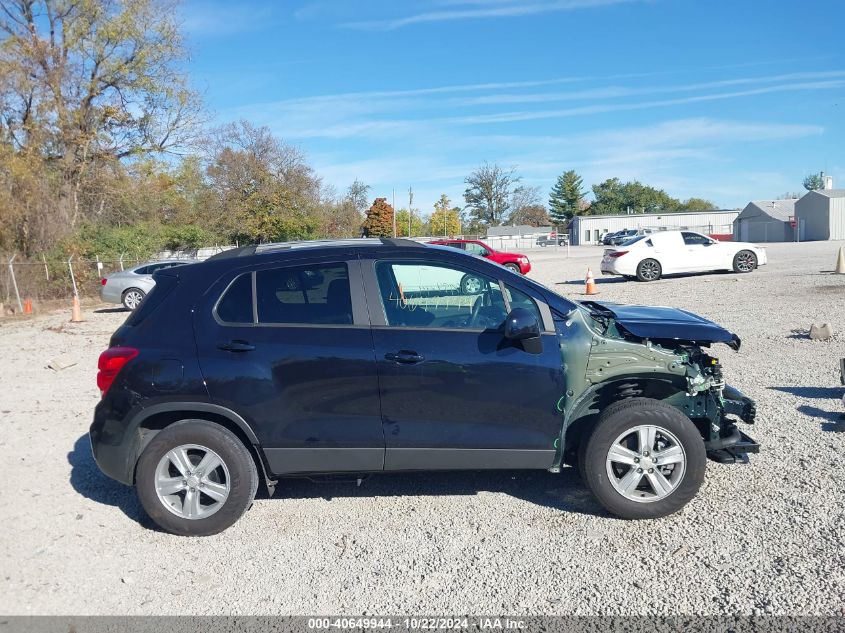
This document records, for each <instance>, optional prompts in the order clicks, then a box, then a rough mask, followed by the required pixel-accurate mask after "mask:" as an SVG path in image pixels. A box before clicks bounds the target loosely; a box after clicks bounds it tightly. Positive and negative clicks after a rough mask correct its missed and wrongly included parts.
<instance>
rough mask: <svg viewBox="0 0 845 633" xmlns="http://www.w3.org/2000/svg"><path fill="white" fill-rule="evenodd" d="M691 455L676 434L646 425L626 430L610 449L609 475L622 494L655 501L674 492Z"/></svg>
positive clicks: (641, 500)
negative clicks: (688, 456)
mask: <svg viewBox="0 0 845 633" xmlns="http://www.w3.org/2000/svg"><path fill="white" fill-rule="evenodd" d="M686 462H687V456H686V452H684V447H683V446H682V445H681V443H680V442H679V441H678V438H677V437H675V435H673V434H672V433H670V432H669V431H667V430H666V429H664V428H663V427H660V426H655V425H653V424H642V425H639V426H635V427H633V428H631V429H628V430H626V431H625V432H624V433H622V434H621V435H620V436H619V437H617V438H616V440H615V441H614V442H613V444H611V446H610V450H608V452H607V464H606V465H607V476H608V478H609V479H610V483H611V484H612V485H613V487H614V488H615V489H616V492H618V493H619V494H620V495H622V496H623V497H625V498H626V499H630V500H631V501H637V502H639V503H651V502H654V501H659V500H661V499H664V498H665V497H667V496H669V495H670V494H672V492H674V491H675V489H676V488H677V487H678V484H680V483H681V480H682V479H683V478H684V472H685V471H686Z"/></svg>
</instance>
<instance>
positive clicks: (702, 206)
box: [677, 198, 716, 211]
mask: <svg viewBox="0 0 845 633" xmlns="http://www.w3.org/2000/svg"><path fill="white" fill-rule="evenodd" d="M715 208H716V205H715V204H714V203H713V202H710V200H705V199H704V198H687V199H686V200H684V201H683V202H681V203H679V204H678V207H677V210H678V211H712V210H713V209H715Z"/></svg>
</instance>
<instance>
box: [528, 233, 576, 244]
mask: <svg viewBox="0 0 845 633" xmlns="http://www.w3.org/2000/svg"><path fill="white" fill-rule="evenodd" d="M536 244H537V246H544V247H545V246H548V245H549V244H551V245H553V246H554V245H556V246H566V245H567V244H569V236H568V235H563V234H561V235H558V234H557V233H549V234H548V235H541V236H540V237H538V238H537V241H536Z"/></svg>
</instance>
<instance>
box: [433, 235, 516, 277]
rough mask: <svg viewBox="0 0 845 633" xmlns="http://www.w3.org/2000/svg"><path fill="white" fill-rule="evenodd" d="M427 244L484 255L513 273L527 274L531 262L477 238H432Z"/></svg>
mask: <svg viewBox="0 0 845 633" xmlns="http://www.w3.org/2000/svg"><path fill="white" fill-rule="evenodd" d="M429 244H439V245H441V246H451V247H452V248H457V249H460V250H462V251H466V252H467V253H469V254H470V255H478V256H479V257H486V258H487V259H489V260H490V261H493V262H496V263H497V264H501V265H502V266H504V267H505V268H507V269H509V270H512V271H513V272H515V273H522V274H523V275H527V274H528V272H529V271H530V270H531V262H530V261H529V260H528V258H527V257H526V256H525V255H522V254H520V253H506V252H504V251H497V250H494V249H492V248H490V247H489V246H487V244H485V243H484V242H481V241H479V240H434V241H432V242H429Z"/></svg>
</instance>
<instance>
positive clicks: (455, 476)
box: [274, 468, 610, 517]
mask: <svg viewBox="0 0 845 633" xmlns="http://www.w3.org/2000/svg"><path fill="white" fill-rule="evenodd" d="M480 492H493V493H503V494H506V495H509V496H511V497H516V498H517V499H522V500H524V501H527V502H529V503H533V504H536V505H538V506H545V507H547V508H552V509H554V510H562V511H564V512H574V513H577V514H586V515H591V516H602V517H609V516H610V514H608V513H607V512H606V511H605V510H604V509H603V508H602V507H601V506H600V505H599V504H598V502H597V501H596V500H595V498H594V497H593V495H592V494H591V493H590V491H589V490H587V488H586V487H585V485H584V484H583V483H582V481H581V479H580V477H579V476H578V474H577V471H576V469H574V468H564V469H562V470H561V472H560V473H557V474H554V473H549V472H546V471H536V470H501V471H490V470H488V471H449V472H425V473H423V472H416V473H397V474H392V473H391V474H387V473H384V474H381V473H379V474H375V475H371V476H369V477H367V478H365V479H363V481H362V482H361V484H360V485H357V481H356V479H355V478H354V477H348V476H347V477H325V478H314V479H312V478H304V477H297V478H290V479H283V480H281V481H279V483H278V485H277V486H276V494H275V495H274V498H275V499H279V500H282V499H313V498H321V499H325V500H331V499H333V498H350V497H360V498H367V497H417V496H425V497H431V496H471V495H477V494H478V493H480Z"/></svg>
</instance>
